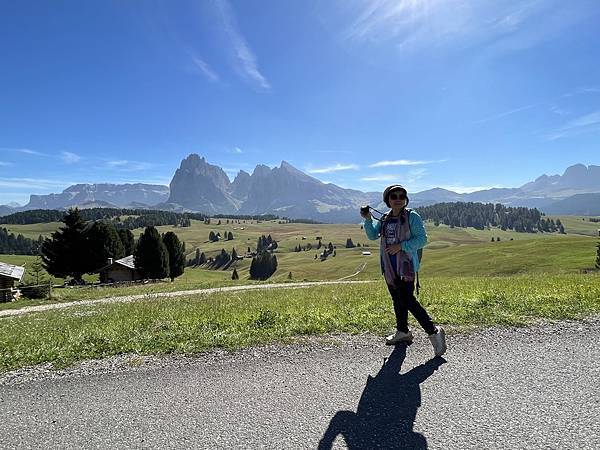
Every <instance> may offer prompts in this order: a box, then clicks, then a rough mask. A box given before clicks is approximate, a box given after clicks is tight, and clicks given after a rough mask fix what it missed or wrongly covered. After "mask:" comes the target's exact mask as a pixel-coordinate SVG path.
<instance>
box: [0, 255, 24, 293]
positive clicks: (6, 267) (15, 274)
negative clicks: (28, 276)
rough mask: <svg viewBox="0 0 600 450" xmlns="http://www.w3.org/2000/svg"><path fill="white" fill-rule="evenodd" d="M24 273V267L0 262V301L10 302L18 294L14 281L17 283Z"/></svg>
mask: <svg viewBox="0 0 600 450" xmlns="http://www.w3.org/2000/svg"><path fill="white" fill-rule="evenodd" d="M23 274H25V267H21V266H13V265H12V264H7V263H3V262H0V302H10V301H12V300H15V299H16V298H18V296H19V290H18V289H15V282H17V283H19V282H20V281H21V279H22V278H23Z"/></svg>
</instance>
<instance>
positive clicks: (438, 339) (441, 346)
mask: <svg viewBox="0 0 600 450" xmlns="http://www.w3.org/2000/svg"><path fill="white" fill-rule="evenodd" d="M435 329H436V330H437V333H435V334H430V335H429V340H430V341H431V345H433V352H434V353H435V356H442V355H443V354H444V353H446V350H447V347H446V332H445V331H444V329H443V328H442V327H439V326H436V327H435Z"/></svg>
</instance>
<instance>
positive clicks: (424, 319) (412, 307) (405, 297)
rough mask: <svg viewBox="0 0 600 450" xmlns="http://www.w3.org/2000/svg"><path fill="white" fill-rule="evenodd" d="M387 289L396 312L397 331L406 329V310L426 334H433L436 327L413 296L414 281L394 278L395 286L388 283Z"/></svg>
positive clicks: (405, 330)
mask: <svg viewBox="0 0 600 450" xmlns="http://www.w3.org/2000/svg"><path fill="white" fill-rule="evenodd" d="M388 290H389V291H390V295H391V296H392V300H393V302H394V312H395V313H396V328H397V329H398V330H399V331H403V332H405V333H406V332H407V331H408V312H409V311H410V313H411V314H412V315H413V316H414V317H415V319H417V321H418V322H419V324H420V325H421V327H423V329H424V330H425V332H426V333H427V334H435V332H436V329H435V325H434V324H433V321H432V320H431V317H429V314H427V311H425V308H423V307H422V306H421V304H420V303H419V301H418V300H417V298H416V297H415V282H414V281H402V280H396V286H390V285H389V284H388Z"/></svg>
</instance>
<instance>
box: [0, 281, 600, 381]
mask: <svg viewBox="0 0 600 450" xmlns="http://www.w3.org/2000/svg"><path fill="white" fill-rule="evenodd" d="M420 299H421V302H422V303H423V305H424V306H425V307H426V308H427V310H428V311H429V313H430V314H431V315H432V317H433V318H434V320H435V321H436V322H438V323H442V324H448V325H451V327H450V328H451V329H452V330H455V331H456V330H457V329H458V330H460V329H461V328H463V327H464V328H467V329H470V328H471V327H474V326H488V325H526V324H529V323H533V322H535V321H536V320H539V319H550V320H556V319H564V318H571V319H578V318H582V317H585V316H588V315H590V314H597V313H598V312H599V311H600V276H599V275H597V274H586V275H583V274H581V275H577V274H569V275H549V274H528V275H519V276H511V277H460V278H459V277H437V278H431V279H430V280H428V282H427V284H426V285H425V286H424V288H423V291H422V293H421V296H420ZM411 320H412V319H411ZM393 323H394V318H393V312H392V307H391V302H390V299H389V295H388V294H387V289H386V287H385V285H384V283H383V282H381V281H380V282H378V283H369V284H366V285H352V286H349V285H337V286H319V287H313V288H309V289H280V290H264V291H262V290H261V291H248V292H230V293H219V294H213V295H210V296H189V297H181V298H164V299H158V300H153V301H138V302H134V303H128V304H101V305H93V306H82V307H76V308H70V309H66V310H58V311H47V312H43V313H31V314H28V315H25V316H17V317H8V318H2V319H0V349H2V351H0V372H3V371H7V370H11V369H15V368H18V367H23V366H29V365H34V364H40V363H46V362H51V363H52V364H53V365H54V366H55V367H62V366H65V365H69V364H72V363H73V362H76V361H79V360H82V359H88V358H101V357H107V356H111V355H117V354H122V353H134V354H139V355H144V354H161V353H162V354H168V353H185V354H191V353H196V352H202V351H206V350H209V349H213V348H225V349H237V348H242V347H246V346H250V345H257V344H265V343H270V342H290V341H292V340H293V339H295V338H297V337H298V336H303V335H320V334H327V333H362V332H371V333H376V334H379V335H383V334H385V333H386V332H388V331H390V330H391V329H392V328H393ZM412 326H413V327H414V326H415V323H414V322H412Z"/></svg>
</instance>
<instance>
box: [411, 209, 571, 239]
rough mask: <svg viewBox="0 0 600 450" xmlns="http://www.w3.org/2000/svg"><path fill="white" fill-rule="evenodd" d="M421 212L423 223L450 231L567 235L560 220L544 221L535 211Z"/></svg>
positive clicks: (470, 210) (429, 210) (464, 210)
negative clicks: (461, 228) (454, 229)
mask: <svg viewBox="0 0 600 450" xmlns="http://www.w3.org/2000/svg"><path fill="white" fill-rule="evenodd" d="M418 212H419V214H420V215H421V217H422V218H423V219H424V220H432V221H433V223H434V225H435V226H438V225H439V224H440V223H443V224H445V225H448V226H450V227H451V228H454V227H463V228H465V227H473V228H476V229H478V230H483V229H485V228H486V227H498V228H501V229H502V230H514V231H517V232H521V233H525V232H526V233H536V232H550V233H553V232H556V231H558V232H560V233H565V228H564V226H563V224H562V223H561V221H560V219H557V220H556V221H555V220H553V219H549V218H545V217H543V214H542V213H541V212H540V211H539V210H538V209H536V208H525V207H508V206H504V205H502V204H500V203H496V204H495V205H494V204H491V203H473V202H468V203H465V202H453V203H437V204H435V205H431V206H420V207H419V208H418Z"/></svg>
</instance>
